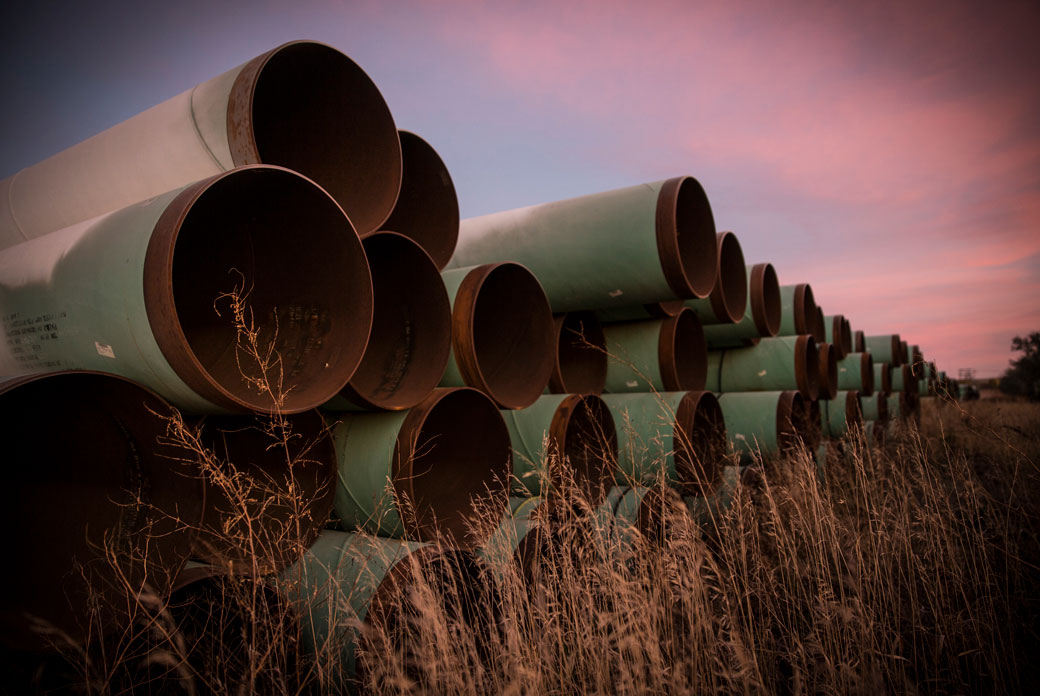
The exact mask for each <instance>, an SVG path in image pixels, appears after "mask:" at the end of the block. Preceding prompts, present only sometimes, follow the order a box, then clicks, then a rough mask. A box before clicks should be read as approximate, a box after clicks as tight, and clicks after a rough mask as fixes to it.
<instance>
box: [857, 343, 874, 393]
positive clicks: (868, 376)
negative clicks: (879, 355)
mask: <svg viewBox="0 0 1040 696" xmlns="http://www.w3.org/2000/svg"><path fill="white" fill-rule="evenodd" d="M859 374H860V392H861V393H862V394H863V396H873V394H874V356H872V355H871V354H870V353H860V354H859Z"/></svg>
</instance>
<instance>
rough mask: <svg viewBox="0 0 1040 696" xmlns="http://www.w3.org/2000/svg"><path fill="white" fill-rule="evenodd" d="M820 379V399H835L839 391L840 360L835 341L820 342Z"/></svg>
mask: <svg viewBox="0 0 1040 696" xmlns="http://www.w3.org/2000/svg"><path fill="white" fill-rule="evenodd" d="M819 369H820V380H819V385H818V387H819V388H818V390H817V396H816V398H818V399H833V398H834V397H835V395H836V394H837V393H838V360H837V356H836V355H835V350H834V344H833V343H820V344H819Z"/></svg>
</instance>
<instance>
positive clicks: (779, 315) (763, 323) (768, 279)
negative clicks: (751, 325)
mask: <svg viewBox="0 0 1040 696" xmlns="http://www.w3.org/2000/svg"><path fill="white" fill-rule="evenodd" d="M759 269H761V270H759ZM756 272H757V273H759V274H760V276H761V282H760V283H757V284H756V285H758V287H759V288H760V291H759V292H760V294H759V296H758V297H757V298H756V297H755V295H754V293H753V294H752V298H751V303H752V304H751V309H752V312H753V313H754V319H755V325H756V326H757V327H758V328H759V331H762V329H763V328H764V329H766V331H764V332H763V335H765V336H767V337H769V336H776V335H777V334H778V333H780V322H781V320H782V319H783V308H782V305H781V300H780V281H779V279H778V278H777V276H776V269H775V268H773V264H771V263H763V264H758V265H756V266H755V267H754V269H753V270H752V274H755V273H756Z"/></svg>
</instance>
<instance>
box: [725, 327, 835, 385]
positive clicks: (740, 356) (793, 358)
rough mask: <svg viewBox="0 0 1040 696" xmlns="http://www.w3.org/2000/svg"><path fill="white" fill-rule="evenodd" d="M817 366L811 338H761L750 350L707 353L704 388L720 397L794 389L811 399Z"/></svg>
mask: <svg viewBox="0 0 1040 696" xmlns="http://www.w3.org/2000/svg"><path fill="white" fill-rule="evenodd" d="M819 365H820V359H819V349H818V348H817V347H816V341H815V340H813V337H812V336H778V337H776V338H763V339H762V340H761V341H760V342H759V344H758V345H756V346H753V347H750V348H731V349H729V350H713V351H709V352H708V379H707V387H706V388H707V389H708V390H709V391H714V392H723V393H728V392H744V391H780V390H785V389H797V390H799V391H800V392H801V393H802V394H803V395H804V396H805V397H806V398H808V399H815V398H816V396H817V393H818V391H819V383H820V374H819V370H820V368H819Z"/></svg>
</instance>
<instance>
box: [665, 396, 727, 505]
mask: <svg viewBox="0 0 1040 696" xmlns="http://www.w3.org/2000/svg"><path fill="white" fill-rule="evenodd" d="M672 442H673V447H674V449H675V454H674V457H675V472H676V475H677V476H678V478H679V489H680V491H681V493H682V495H694V496H708V495H711V494H712V493H713V492H714V491H715V490H716V489H717V488H718V487H719V485H720V484H721V482H722V469H723V466H724V464H725V461H726V453H727V448H728V439H727V437H726V425H725V419H724V418H723V415H722V407H721V406H720V405H719V400H718V398H716V396H715V395H714V394H712V393H711V392H705V391H691V392H688V393H687V394H686V395H685V396H683V398H682V400H681V401H680V402H679V407H678V408H677V409H676V412H675V427H674V428H673V430H672Z"/></svg>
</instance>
